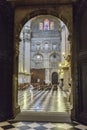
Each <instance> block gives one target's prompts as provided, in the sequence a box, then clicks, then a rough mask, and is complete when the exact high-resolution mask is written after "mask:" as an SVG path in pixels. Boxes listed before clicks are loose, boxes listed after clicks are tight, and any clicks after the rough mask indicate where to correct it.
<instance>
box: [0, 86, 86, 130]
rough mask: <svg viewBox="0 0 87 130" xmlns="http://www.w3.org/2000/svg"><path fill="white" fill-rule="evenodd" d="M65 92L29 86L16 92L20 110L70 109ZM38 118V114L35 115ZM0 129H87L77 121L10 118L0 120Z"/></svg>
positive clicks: (66, 110) (48, 110) (56, 110)
mask: <svg viewBox="0 0 87 130" xmlns="http://www.w3.org/2000/svg"><path fill="white" fill-rule="evenodd" d="M65 97H66V96H65V94H64V93H63V91H61V89H60V88H58V90H57V91H54V90H53V89H51V90H33V92H30V90H29V88H27V89H26V90H20V91H19V92H18V103H19V105H20V107H21V111H22V112H24V111H29V112H31V111H34V112H35V111H38V112H39V111H40V112H43V111H45V112H46V111H47V112H51V111H52V112H66V113H69V111H70V107H69V106H70V104H69V102H67V100H66V98H65ZM37 118H38V116H37ZM0 130H87V126H86V125H83V124H80V123H77V122H74V121H73V122H72V121H71V122H64V123H60V122H50V121H44V122H43V121H21V120H19V121H17V120H10V121H4V122H0Z"/></svg>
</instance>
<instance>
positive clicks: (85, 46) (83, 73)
mask: <svg viewBox="0 0 87 130" xmlns="http://www.w3.org/2000/svg"><path fill="white" fill-rule="evenodd" d="M74 40H75V41H74V45H73V47H74V49H73V53H74V54H75V55H73V61H74V63H73V74H74V75H73V79H74V81H75V82H74V84H73V85H74V93H73V97H74V101H73V103H74V111H75V112H74V113H75V118H74V120H77V121H79V122H81V123H84V124H87V100H86V99H87V0H82V1H79V3H78V4H77V6H76V7H75V12H74Z"/></svg>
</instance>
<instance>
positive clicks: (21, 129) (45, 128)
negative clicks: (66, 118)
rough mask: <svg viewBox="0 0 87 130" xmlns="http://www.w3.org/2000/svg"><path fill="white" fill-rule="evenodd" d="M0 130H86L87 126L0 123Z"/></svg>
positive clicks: (77, 124) (73, 124) (46, 123)
mask: <svg viewBox="0 0 87 130" xmlns="http://www.w3.org/2000/svg"><path fill="white" fill-rule="evenodd" d="M0 130H87V126H86V125H83V124H79V123H76V122H72V123H51V122H14V121H5V122H0Z"/></svg>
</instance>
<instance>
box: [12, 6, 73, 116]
mask: <svg viewBox="0 0 87 130" xmlns="http://www.w3.org/2000/svg"><path fill="white" fill-rule="evenodd" d="M21 14H22V15H21ZM47 14H48V15H53V16H56V17H57V18H59V19H61V20H62V21H64V23H65V24H66V26H67V27H68V29H69V32H70V35H69V38H70V39H69V40H70V43H72V39H71V38H72V37H71V35H72V33H73V32H72V26H73V24H72V6H70V5H68V8H67V6H65V5H60V6H58V7H56V8H55V9H54V8H52V7H45V8H43V7H42V8H40V9H39V8H37V7H34V8H28V7H27V8H23V9H22V8H20V7H19V8H16V9H15V25H14V29H15V31H14V53H15V54H14V75H13V88H14V92H13V95H14V99H13V100H14V101H13V102H14V104H13V106H14V113H15V115H16V113H18V112H19V111H20V109H19V106H18V101H17V99H18V97H17V96H18V94H17V93H18V92H17V91H18V90H17V87H18V55H19V54H18V53H19V40H20V39H19V34H20V31H21V29H22V27H23V25H24V23H25V22H27V21H28V20H29V19H31V18H33V17H35V16H38V15H47Z"/></svg>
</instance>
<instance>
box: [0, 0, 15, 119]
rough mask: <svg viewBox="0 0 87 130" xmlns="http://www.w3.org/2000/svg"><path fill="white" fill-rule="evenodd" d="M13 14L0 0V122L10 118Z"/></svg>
mask: <svg viewBox="0 0 87 130" xmlns="http://www.w3.org/2000/svg"><path fill="white" fill-rule="evenodd" d="M12 17H13V14H12V10H11V8H10V6H9V5H8V4H7V3H6V2H5V1H4V0H0V121H2V120H5V119H9V118H11V117H12V72H13V70H12V66H13V64H12V59H13V29H12V25H13V20H12Z"/></svg>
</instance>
